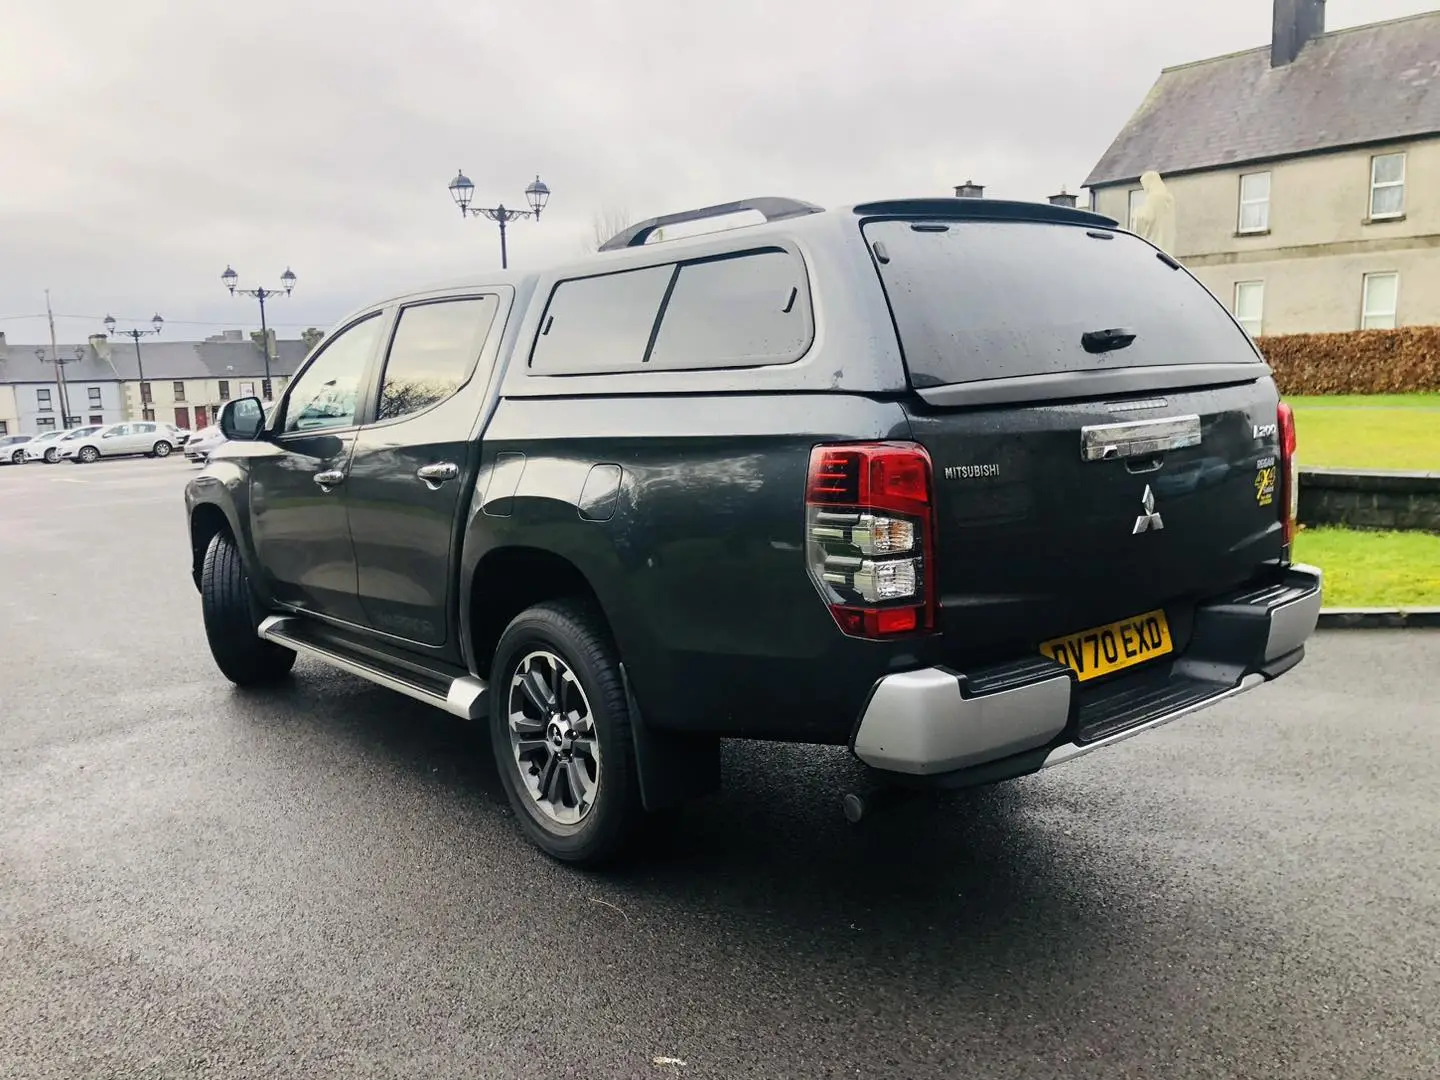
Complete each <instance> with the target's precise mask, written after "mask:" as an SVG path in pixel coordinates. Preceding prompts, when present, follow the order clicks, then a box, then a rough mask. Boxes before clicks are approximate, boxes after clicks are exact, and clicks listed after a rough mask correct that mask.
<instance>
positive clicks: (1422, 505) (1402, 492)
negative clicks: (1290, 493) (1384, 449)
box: [1300, 469, 1440, 533]
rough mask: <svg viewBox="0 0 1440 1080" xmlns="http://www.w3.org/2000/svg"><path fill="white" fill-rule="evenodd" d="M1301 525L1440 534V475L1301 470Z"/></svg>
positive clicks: (1345, 470) (1346, 470) (1349, 470)
mask: <svg viewBox="0 0 1440 1080" xmlns="http://www.w3.org/2000/svg"><path fill="white" fill-rule="evenodd" d="M1300 523H1301V524H1302V525H1312V526H1314V525H1344V526H1347V527H1348V528H1352V529H1416V530H1420V531H1424V532H1433V533H1440V473H1433V472H1432V473H1400V472H1363V471H1359V470H1353V469H1302V470H1301V471H1300Z"/></svg>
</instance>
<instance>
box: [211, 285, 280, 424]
mask: <svg viewBox="0 0 1440 1080" xmlns="http://www.w3.org/2000/svg"><path fill="white" fill-rule="evenodd" d="M295 280H296V279H295V272H294V271H293V270H291V269H290V268H289V267H288V266H287V267H286V268H285V272H284V273H283V274H281V275H280V288H278V289H267V288H265V287H264V286H263V285H262V286H259V287H257V288H254V289H241V288H239V287H238V284H239V281H240V275H239V274H237V273H235V269H234V267H231V266H229V265H226V267H225V272H224V273H223V274H221V275H220V282H221V284H223V285H224V286H225V287H226V288H227V289H229V290H230V295H231V296H234V295H235V294H237V293H239V294H240V295H241V296H253V297H254V298H255V299H256V300H259V301H260V351H261V352H263V353H264V354H265V385H264V387H263V389H264V393H263V394H261V395H260V396H261V397H262V398H263V399H264V400H265V401H269V400H270V398H271V396H272V394H273V390H272V387H271V383H270V327H269V324H268V323H266V321H265V301H266V300H269V299H270V298H271V297H274V296H289V295H290V294H291V293H292V292H293V291H294V290H295Z"/></svg>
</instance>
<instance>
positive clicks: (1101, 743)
mask: <svg viewBox="0 0 1440 1080" xmlns="http://www.w3.org/2000/svg"><path fill="white" fill-rule="evenodd" d="M1264 681H1265V676H1264V675H1261V674H1259V673H1258V672H1257V673H1255V674H1253V675H1246V676H1245V677H1244V678H1243V679H1241V680H1240V685H1239V686H1232V687H1231V688H1230V689H1229V690H1222V691H1221V692H1220V693H1218V694H1215V695H1214V696H1213V697H1208V698H1205V699H1204V700H1203V701H1197V702H1195V703H1194V704H1193V705H1186V706H1185V707H1184V708H1183V709H1176V710H1175V711H1174V712H1171V713H1166V714H1165V715H1164V716H1157V717H1156V718H1155V719H1154V720H1147V721H1145V723H1143V724H1136V725H1135V726H1134V727H1132V728H1126V729H1125V730H1124V731H1117V732H1116V733H1115V734H1114V735H1108V736H1106V737H1105V738H1103V739H1096V740H1095V741H1094V742H1092V743H1086V744H1085V745H1084V746H1081V745H1079V744H1077V743H1067V744H1066V745H1064V746H1057V747H1056V748H1055V749H1054V750H1051V751H1050V753H1048V754H1046V755H1045V760H1044V761H1043V762H1042V763H1041V765H1040V768H1042V769H1048V768H1051V767H1052V766H1054V765H1061V764H1064V763H1065V762H1067V761H1074V760H1075V759H1076V758H1078V757H1084V756H1085V755H1086V754H1088V753H1090V751H1092V750H1102V749H1104V748H1105V747H1107V746H1114V745H1115V744H1116V743H1118V742H1124V741H1125V740H1126V739H1128V738H1130V737H1131V736H1132V735H1140V734H1142V733H1144V732H1146V731H1154V730H1155V729H1156V728H1158V727H1164V726H1165V725H1166V724H1168V723H1170V721H1172V720H1179V719H1180V718H1181V717H1182V716H1189V715H1190V714H1191V713H1196V712H1199V711H1200V710H1201V709H1208V708H1209V707H1210V706H1211V705H1218V704H1219V703H1220V702H1222V701H1224V700H1225V699H1226V698H1232V697H1235V696H1236V695H1237V694H1243V693H1245V692H1246V691H1247V690H1254V689H1255V687H1257V686H1259V685H1260V684H1261V683H1263V682H1264Z"/></svg>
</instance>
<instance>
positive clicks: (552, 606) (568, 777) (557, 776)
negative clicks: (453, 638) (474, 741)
mask: <svg viewBox="0 0 1440 1080" xmlns="http://www.w3.org/2000/svg"><path fill="white" fill-rule="evenodd" d="M544 657H549V658H550V659H552V660H558V661H559V663H560V665H563V667H564V668H565V669H567V670H568V671H569V673H570V676H571V677H570V678H568V679H567V678H565V677H563V676H562V675H560V674H558V673H556V672H555V670H554V668H555V665H553V664H551V663H550V660H546V659H543V658H544ZM527 672H528V673H530V674H531V675H532V676H539V678H540V680H541V682H542V683H543V684H544V685H543V686H542V687H541V688H540V689H539V690H537V691H536V693H534V694H530V695H527V694H526V693H525V691H524V690H523V689H521V687H520V686H518V685H516V683H517V680H519V679H521V678H522V677H523V674H524V673H527ZM552 675H553V677H551V676H552ZM557 687H558V688H559V689H560V694H559V695H558V697H559V707H560V709H561V710H562V711H563V712H568V713H569V717H568V718H567V717H566V716H565V715H563V713H554V712H552V713H550V715H549V716H548V718H547V717H546V716H545V713H544V711H542V710H541V709H540V708H538V705H539V704H540V702H541V701H542V700H548V701H550V702H551V703H554V702H555V700H556V697H557V695H556V694H555V690H556V688H557ZM577 687H578V692H579V696H578V697H577V696H576V690H577ZM512 711H518V712H520V713H521V714H522V715H523V719H522V721H521V722H520V724H519V725H518V730H516V732H515V733H514V734H513V735H512V725H511V713H512ZM580 714H583V715H580ZM577 717H578V718H577ZM532 725H533V726H532ZM562 725H563V727H564V728H565V729H567V730H563V731H562V730H561V726H562ZM522 734H523V735H528V736H529V738H528V739H527V740H525V741H526V742H527V743H528V744H530V749H529V752H528V753H524V752H523V751H522V749H521V747H520V745H519V737H520V735H522ZM490 741H491V745H492V746H493V747H494V750H495V762H496V766H497V768H498V770H499V773H500V781H501V783H502V784H504V786H505V794H506V796H507V797H508V798H509V800H510V805H511V807H512V808H513V809H514V811H515V816H516V817H517V818H518V819H519V820H520V824H521V826H522V827H523V828H524V830H525V834H526V836H528V837H529V839H530V840H531V841H532V842H533V843H534V844H535V845H536V846H537V847H539V848H540V849H541V850H542V851H544V852H545V853H546V854H547V855H550V856H552V857H553V858H556V859H559V860H560V861H562V862H566V863H570V864H572V865H575V866H586V867H595V866H600V865H603V864H604V863H607V862H610V861H612V860H613V859H614V858H616V857H617V856H618V855H620V854H621V853H622V852H623V851H624V850H625V848H626V847H627V846H628V845H629V844H630V843H631V842H632V841H633V840H634V838H635V836H636V834H637V833H638V832H639V830H640V827H641V824H642V822H643V820H644V809H643V808H642V806H641V802H640V785H639V779H638V776H637V773H636V769H635V746H634V742H633V741H632V738H631V734H630V710H629V706H628V704H627V701H626V695H625V688H624V684H623V682H622V681H621V678H620V665H619V660H618V657H617V655H616V652H615V648H614V646H613V644H612V643H611V641H610V637H609V634H608V633H607V632H606V631H605V629H604V623H603V621H602V620H601V618H600V616H599V614H598V613H597V612H595V611H594V609H593V608H592V607H591V606H590V605H588V604H584V603H580V602H576V601H569V600H560V601H549V602H546V603H543V604H537V605H536V606H534V607H532V608H529V609H527V610H526V611H523V612H521V613H520V614H519V615H518V616H516V617H515V619H514V620H513V621H512V622H511V623H510V625H509V626H508V627H507V628H506V629H505V632H504V633H503V634H502V635H500V641H499V643H498V644H497V645H496V647H495V660H494V663H493V665H492V666H491V683H490ZM561 743H563V744H564V746H565V748H564V749H561V750H559V751H558V752H557V749H556V748H557V747H558V746H560V745H561ZM597 751H598V752H597ZM522 753H523V756H522ZM552 761H553V762H554V764H553V765H551V764H550V762H552ZM577 770H578V771H577ZM577 778H578V779H577ZM552 780H553V786H547V785H550V784H551V783H552ZM587 782H588V783H591V786H590V788H589V790H588V792H585V791H582V792H577V791H576V787H577V785H578V786H579V787H580V788H582V789H584V787H585V785H586V783H587ZM531 785H533V787H532V786H531ZM586 794H588V796H589V801H588V803H586V801H585V799H584V798H583V796H584V795H586ZM549 795H553V796H555V797H554V798H553V799H551V798H547V796H549ZM577 795H581V796H582V797H580V798H576V796H577ZM572 800H573V801H574V802H575V804H576V805H575V807H574V808H573V810H572V808H571V807H570V806H569V805H568V803H569V802H571V801H572ZM557 810H559V811H560V813H559V814H558V815H557V813H556V811H557ZM572 814H573V815H574V820H563V819H564V818H567V817H570V816H571V815H572Z"/></svg>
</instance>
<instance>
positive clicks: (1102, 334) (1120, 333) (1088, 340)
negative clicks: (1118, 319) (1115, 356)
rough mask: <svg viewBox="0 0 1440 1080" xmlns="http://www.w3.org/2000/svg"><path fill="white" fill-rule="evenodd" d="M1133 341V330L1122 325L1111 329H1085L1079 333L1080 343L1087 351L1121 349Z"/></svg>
mask: <svg viewBox="0 0 1440 1080" xmlns="http://www.w3.org/2000/svg"><path fill="white" fill-rule="evenodd" d="M1134 341H1135V331H1134V330H1128V329H1126V328H1125V327H1123V326H1117V327H1115V328H1114V329H1112V330H1086V331H1085V333H1083V334H1081V335H1080V344H1081V346H1082V347H1084V349H1085V351H1086V352H1088V353H1106V352H1113V351H1114V350H1116V349H1123V348H1125V347H1126V346H1127V345H1130V344H1132V343H1133V342H1134Z"/></svg>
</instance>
